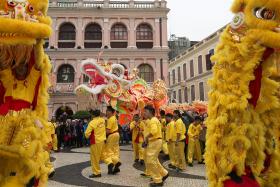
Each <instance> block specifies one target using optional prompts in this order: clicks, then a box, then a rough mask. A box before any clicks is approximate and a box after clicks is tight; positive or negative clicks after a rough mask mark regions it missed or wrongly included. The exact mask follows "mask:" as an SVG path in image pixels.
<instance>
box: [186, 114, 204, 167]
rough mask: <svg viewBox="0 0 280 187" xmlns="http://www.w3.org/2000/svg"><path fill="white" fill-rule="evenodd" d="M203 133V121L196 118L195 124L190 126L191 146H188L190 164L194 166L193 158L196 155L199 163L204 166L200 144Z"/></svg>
mask: <svg viewBox="0 0 280 187" xmlns="http://www.w3.org/2000/svg"><path fill="white" fill-rule="evenodd" d="M201 131H202V127H201V119H200V117H199V116H196V117H195V119H194V122H193V123H192V124H190V126H189V129H188V136H189V145H188V164H189V166H191V167H192V166H193V156H194V154H195V156H196V158H197V160H198V163H199V164H202V156H201V147H200V142H199V134H200V132H201Z"/></svg>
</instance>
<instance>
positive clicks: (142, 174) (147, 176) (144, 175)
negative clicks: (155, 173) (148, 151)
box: [140, 173, 151, 178]
mask: <svg viewBox="0 0 280 187" xmlns="http://www.w3.org/2000/svg"><path fill="white" fill-rule="evenodd" d="M140 175H141V176H142V177H145V178H151V176H149V175H146V174H145V173H141V174H140Z"/></svg>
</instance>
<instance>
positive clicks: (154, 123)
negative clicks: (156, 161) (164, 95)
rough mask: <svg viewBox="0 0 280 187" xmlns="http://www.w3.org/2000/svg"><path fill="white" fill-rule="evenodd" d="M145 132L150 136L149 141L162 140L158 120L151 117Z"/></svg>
mask: <svg viewBox="0 0 280 187" xmlns="http://www.w3.org/2000/svg"><path fill="white" fill-rule="evenodd" d="M147 131H148V134H152V137H151V138H149V140H155V139H159V138H162V132H161V123H160V121H159V120H158V118H156V117H153V118H152V119H151V120H149V121H148V124H147Z"/></svg>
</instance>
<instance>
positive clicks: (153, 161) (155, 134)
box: [144, 106, 169, 186]
mask: <svg viewBox="0 0 280 187" xmlns="http://www.w3.org/2000/svg"><path fill="white" fill-rule="evenodd" d="M144 115H145V118H147V119H149V121H148V124H147V132H148V134H147V136H146V137H145V142H146V143H147V160H146V167H147V168H148V171H150V174H151V177H152V179H153V183H150V186H163V182H164V181H165V180H166V179H167V178H168V176H169V175H168V172H167V171H166V170H165V169H164V167H163V166H162V165H161V164H160V162H159V159H158V156H159V153H160V151H161V147H162V132H161V124H160V121H159V120H158V119H157V118H156V117H155V109H154V108H153V107H152V106H146V107H145V109H144Z"/></svg>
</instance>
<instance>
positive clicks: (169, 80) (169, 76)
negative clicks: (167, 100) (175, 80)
mask: <svg viewBox="0 0 280 187" xmlns="http://www.w3.org/2000/svg"><path fill="white" fill-rule="evenodd" d="M170 84H171V74H170V72H168V85H170Z"/></svg>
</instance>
